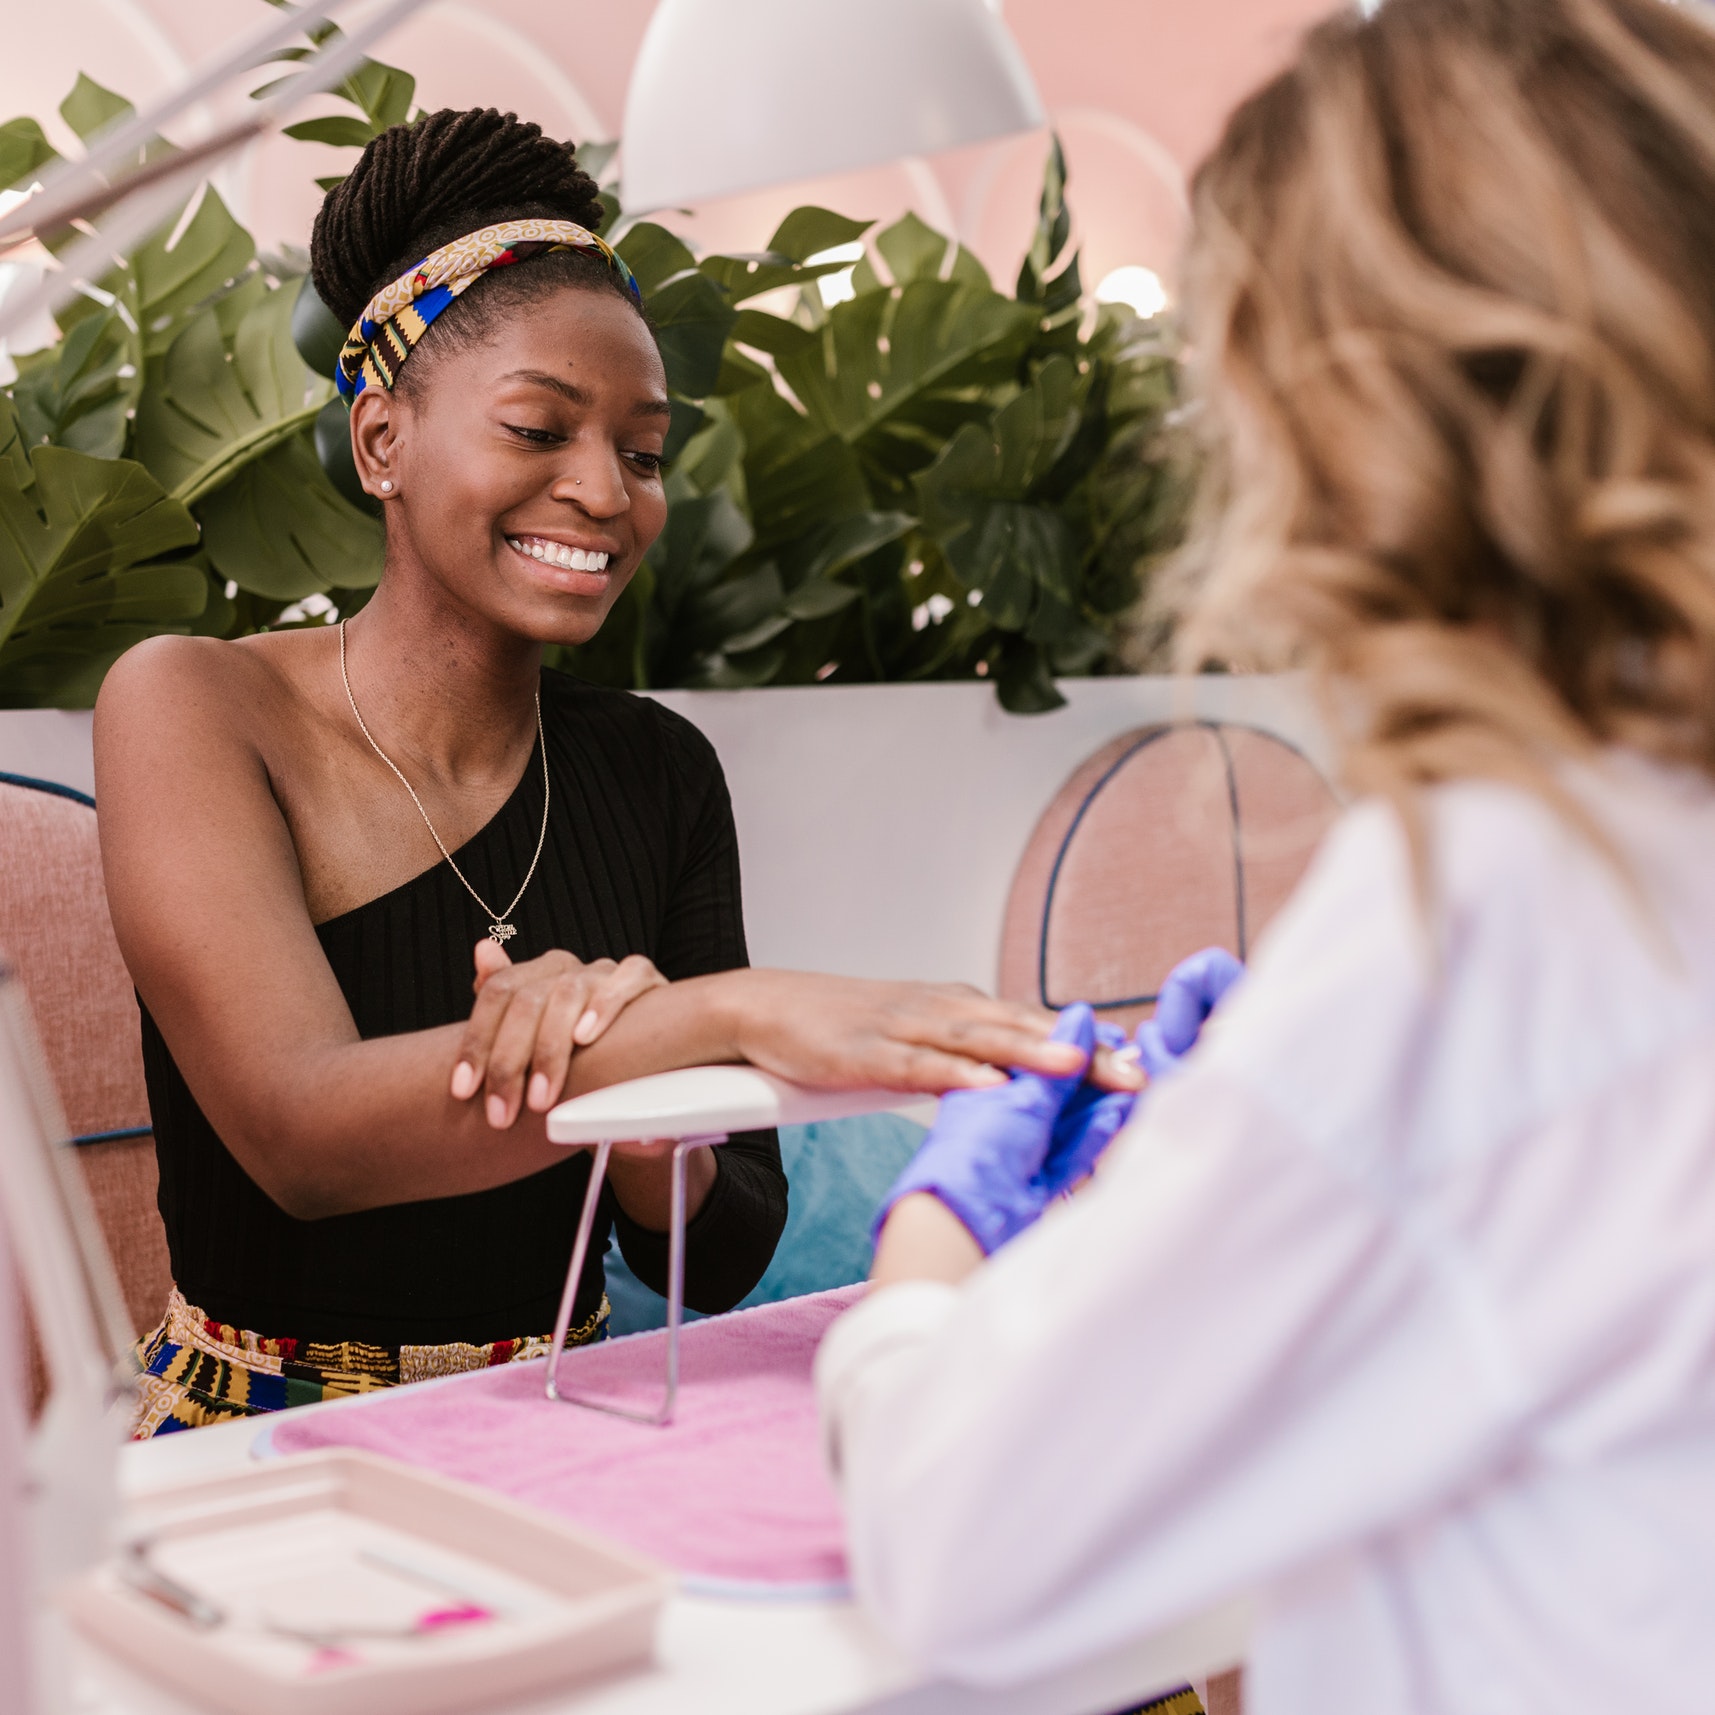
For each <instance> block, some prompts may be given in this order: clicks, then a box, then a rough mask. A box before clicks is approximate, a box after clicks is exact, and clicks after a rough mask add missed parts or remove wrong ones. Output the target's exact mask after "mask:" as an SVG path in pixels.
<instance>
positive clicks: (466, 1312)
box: [96, 110, 1127, 1434]
mask: <svg viewBox="0 0 1715 1715" xmlns="http://www.w3.org/2000/svg"><path fill="white" fill-rule="evenodd" d="M600 218H601V205H600V202H599V199H598V197H597V195H596V190H595V186H594V185H593V184H592V183H591V181H590V180H589V179H588V177H587V176H586V175H585V174H584V173H582V172H581V171H580V170H579V169H578V167H577V165H576V163H575V161H574V159H573V155H572V150H571V148H570V146H569V145H564V144H560V143H556V142H553V141H551V140H549V139H547V138H544V137H543V136H542V135H541V132H540V131H539V129H538V128H537V127H536V126H534V125H528V124H522V123H520V122H519V121H517V120H516V119H514V118H513V117H512V116H510V115H505V116H503V115H500V114H498V113H496V112H494V111H492V110H486V111H472V112H452V111H445V112H440V113H435V114H431V115H429V116H428V117H427V118H425V119H423V120H421V121H420V122H418V123H417V124H415V125H412V126H409V127H406V126H399V127H395V128H394V129H392V130H390V131H388V132H386V133H384V134H383V135H382V136H380V137H379V138H377V139H376V140H375V141H374V142H373V143H371V144H370V145H369V147H368V148H367V149H366V150H365V152H364V155H363V157H362V159H361V161H360V162H359V163H358V166H357V168H356V169H355V171H354V172H353V173H352V174H351V175H350V177H349V178H347V179H346V180H345V181H343V183H342V184H340V185H339V186H338V187H337V188H336V189H335V190H334V191H333V192H331V193H330V194H329V196H328V198H327V200H326V202H325V203H324V205H323V208H322V211H321V214H320V216H319V217H318V219H317V222H316V228H315V234H314V240H313V244H312V270H313V276H314V280H315V285H316V288H317V290H318V292H319V293H320V295H321V297H322V298H323V300H324V301H325V302H326V303H327V304H328V305H329V307H330V308H331V309H332V310H333V311H334V313H335V314H336V315H337V316H338V317H339V318H340V319H341V321H342V322H345V323H347V324H349V325H350V327H351V329H352V332H351V335H350V338H349V339H348V341H347V343H346V347H345V350H344V352H343V353H342V355H341V359H340V368H339V375H338V377H337V380H338V384H339V387H340V391H341V393H342V394H343V395H344V396H345V397H346V398H347V400H348V401H349V403H350V405H351V444H352V451H353V455H354V458H355V460H356V465H357V470H358V474H359V476H360V478H361V480H362V482H363V486H364V488H365V489H366V490H367V491H368V492H369V493H371V494H373V495H374V496H376V498H377V499H378V500H379V501H380V502H381V505H382V508H383V516H384V519H385V524H386V560H385V569H384V571H383V574H382V578H381V582H380V584H379V586H378V588H377V589H376V591H375V594H374V596H373V597H372V598H371V599H370V601H369V602H368V603H367V605H366V606H364V607H363V608H362V609H361V611H359V612H358V613H357V614H355V615H354V616H353V617H351V618H350V619H349V620H345V621H342V622H341V623H340V624H338V625H337V626H330V627H327V628H325V629H303V630H288V631H282V632H277V633H266V634H263V635H260V636H255V637H248V638H245V639H243V640H241V641H239V642H236V643H227V642H220V641H215V640H210V639H194V638H160V639H156V640H153V641H151V642H150V643H147V644H144V645H141V646H139V647H138V648H137V649H135V650H133V651H132V652H131V653H130V654H128V655H127V656H125V657H124V658H123V659H122V660H121V661H120V662H119V663H118V664H117V665H116V666H115V667H114V669H113V670H112V672H111V673H110V674H109V675H108V678H107V681H106V684H105V685H104V687H103V689H102V693H101V698H100V702H99V705H98V707H97V711H96V776H97V790H98V797H99V802H100V805H101V839H102V854H103V862H104V865H105V869H106V876H107V886H108V895H109V900H110V904H111V907H112V913H113V922H114V927H115V929H116V931H117V933H118V937H119V943H120V947H121V949H122V951H123V953H124V955H125V959H126V962H127V964H128V966H129V968H130V971H131V974H132V977H133V978H134V980H135V982H136V985H137V990H138V994H139V996H140V998H141V1002H142V1006H143V1047H144V1062H145V1068H146V1071H147V1075H148V1084H149V1098H150V1107H151V1112H152V1115H153V1121H154V1128H155V1136H156V1144H157V1151H158V1155H159V1160H160V1170H161V1191H160V1202H161V1209H162V1213H163V1216H164V1217H165V1221H166V1227H167V1234H168V1240H169V1245H170V1249H171V1255H172V1265H173V1274H174V1280H175V1282H176V1287H177V1290H176V1291H175V1293H174V1296H173V1299H172V1302H171V1303H170V1305H169V1307H168V1312H167V1316H166V1318H165V1320H164V1321H163V1322H162V1324H161V1326H160V1327H159V1328H157V1329H156V1330H155V1331H154V1332H153V1333H152V1334H151V1335H149V1336H148V1337H147V1338H145V1340H144V1341H142V1342H141V1344H140V1347H139V1360H140V1367H141V1369H142V1371H143V1377H142V1388H143V1400H142V1411H141V1418H140V1421H139V1425H138V1432H139V1433H140V1434H153V1433H159V1432H162V1431H164V1430H172V1429H181V1428H187V1427H192V1426H195V1425H197V1424H200V1423H205V1422H209V1421H213V1420H217V1419H220V1418H222V1417H230V1416H234V1415H246V1414H249V1413H253V1412H256V1411H263V1410H269V1409H273V1408H276V1407H279V1406H283V1405H287V1404H295V1403H298V1402H299V1401H306V1400H314V1399H317V1398H321V1397H324V1396H325V1395H328V1394H334V1393H346V1392H353V1391H359V1390H362V1389H365V1388H369V1387H375V1386H385V1385H389V1384H391V1383H395V1382H399V1381H408V1380H412V1379H415V1378H416V1377H419V1376H425V1375H432V1374H437V1373H442V1372H445V1371H449V1370H457V1369H464V1368H471V1367H476V1366H479V1365H483V1364H488V1363H493V1362H498V1361H503V1360H505V1359H508V1358H515V1357H519V1356H525V1355H530V1354H531V1353H534V1352H538V1351H540V1350H542V1349H544V1347H545V1345H546V1336H547V1334H548V1331H549V1329H550V1328H551V1327H552V1325H553V1319H554V1312H555V1308H556V1303H557V1299H558V1295H559V1289H560V1285H561V1277H562V1275H563V1271H564V1268H565V1265H566V1259H567V1255H568V1252H569V1249H570V1244H571V1236H572V1230H573V1225H574V1222H575V1218H576V1214H577V1210H578V1207H579V1204H580V1202H581V1200H582V1197H583V1193H584V1189H585V1186H586V1185H587V1183H588V1173H589V1157H588V1155H587V1154H586V1153H583V1152H578V1153H575V1154H572V1155H570V1156H568V1155H567V1152H565V1151H563V1150H560V1149H558V1148H556V1147H554V1146H553V1145H551V1144H549V1142H548V1141H547V1137H546V1133H545V1127H544V1118H545V1115H546V1113H547V1111H548V1110H549V1109H550V1108H551V1107H552V1106H553V1105H554V1104H555V1103H556V1102H558V1101H560V1100H561V1099H562V1098H563V1097H565V1096H567V1095H571V1094H576V1093H579V1092H581V1091H585V1090H589V1089H592V1088H595V1087H597V1086H600V1085H603V1084H607V1083H611V1082H615V1081H617V1080H621V1079H624V1078H629V1077H634V1076H638V1075H641V1074H644V1073H648V1072H655V1071H661V1070H665V1069H669V1068H672V1067H676V1066H683V1065H691V1064H698V1063H702V1062H708V1061H721V1060H741V1059H743V1060H749V1061H752V1062H754V1063H756V1064H758V1065H761V1066H765V1067H768V1068H770V1069H772V1070H774V1071H776V1072H779V1073H782V1074H785V1075H788V1076H791V1077H793V1078H796V1079H799V1080H801V1081H806V1082H810V1083H815V1084H823V1085H842V1084H843V1085H849V1086H851V1085H858V1086H861V1085H884V1086H892V1087H897V1088H907V1089H920V1090H940V1089H945V1088H953V1087H958V1086H962V1085H967V1084H973V1083H975V1084H980V1083H983V1082H985V1081H992V1080H995V1079H998V1078H999V1077H1000V1076H1001V1074H1000V1073H998V1072H996V1071H994V1070H993V1067H994V1066H997V1065H1000V1066H1006V1065H1011V1064H1021V1065H1032V1066H1037V1067H1039V1068H1041V1069H1043V1070H1053V1069H1057V1068H1058V1069H1067V1068H1070V1067H1076V1066H1078V1065H1081V1064H1082V1063H1083V1062H1082V1057H1081V1056H1079V1055H1078V1054H1077V1053H1076V1051H1075V1050H1068V1049H1067V1048H1065V1047H1064V1046H1061V1045H1057V1044H1053V1043H1050V1042H1048V1041H1047V1028H1048V1024H1049V1023H1050V1022H1051V1021H1050V1020H1048V1019H1047V1018H1046V1016H1045V1015H1038V1014H1037V1013H1036V1012H1034V1011H1032V1010H1030V1009H1026V1008H1020V1007H1014V1006H1009V1005H1005V1004H1002V1003H999V1002H995V1001H991V1000H988V999H986V998H984V997H982V996H980V995H977V994H975V993H974V992H970V991H960V990H955V989H939V988H932V987H927V986H921V985H913V984H878V983H861V982H853V981H844V980H839V979H833V978H818V977H812V976H800V975H793V974H788V973H781V972H767V971H751V970H747V969H745V968H744V967H745V964H746V956H745V943H744V929H743V922H742V916H741V910H740V901H739V874H738V853H737V843H736V838H735V834H734V829H733V821H732V812H731V808H730V804H729V802H728V798H727V792H726V787H725V783H724V781H723V779H722V776H721V771H720V767H719V764H718V763H717V761H716V759H715V756H714V752H713V750H712V749H711V747H710V746H709V744H708V743H707V741H706V740H705V739H704V738H703V737H702V735H701V734H700V733H698V732H697V731H696V729H695V728H694V727H692V726H691V725H690V724H689V723H688V722H686V721H684V720H683V719H681V718H680V717H678V716H676V715H674V714H671V713H669V712H668V711H667V710H665V709H664V708H662V707H661V706H660V705H658V704H656V703H654V702H652V701H649V700H647V699H644V698H637V697H633V696H631V695H629V694H627V693H623V692H617V691H608V690H601V689H597V688H595V687H592V686H589V685H586V684H583V683H581V682H579V681H577V680H575V679H573V678H570V677H568V676H565V675H563V674H560V673H556V672H550V671H545V670H544V669H543V667H542V664H541V658H542V649H543V646H544V645H545V644H549V643H555V644H578V643H582V642H584V641H586V640H587V639H588V638H590V637H591V636H593V635H594V633H595V632H596V631H597V629H598V628H599V627H600V625H601V623H602V621H603V619H604V618H605V617H606V615H607V614H608V612H609V610H610V609H611V607H612V606H613V603H614V601H615V600H616V599H617V598H618V596H619V594H620V592H621V591H622V590H623V589H624V587H625V584H626V582H627V580H628V579H629V578H630V577H631V576H632V574H633V573H634V572H635V571H636V569H637V566H638V563H639V561H640V560H641V559H642V557H643V555H644V554H645V552H646V551H647V550H648V548H649V546H650V544H651V543H652V542H653V541H654V540H655V538H656V536H657V534H658V533H659V532H660V530H661V528H662V525H663V523H664V521H665V517H666V499H665V495H664V492H663V484H662V447H663V442H664V438H665V435H666V430H667V425H668V398H667V391H666V382H665V377H664V373H663V370H662V365H661V358H660V355H659V353H658V351H657V349H656V345H655V341H654V338H653V335H652V333H651V330H650V328H649V325H648V322H647V320H646V319H645V317H644V315H643V314H642V313H641V309H640V305H639V302H638V296H637V291H636V287H635V284H634V283H633V281H632V280H631V277H630V274H629V272H628V270H627V269H626V268H625V266H624V264H623V262H621V261H620V260H619V259H618V257H617V256H615V254H614V253H613V252H612V250H610V249H609V247H608V246H607V245H606V244H605V243H604V242H603V241H602V240H601V239H599V238H598V237H596V236H595V230H594V229H595V228H596V227H597V226H598V225H599V223H600ZM473 947H474V953H473V951H472V949H473ZM1115 1075H1116V1076H1119V1077H1122V1078H1123V1077H1124V1076H1126V1075H1127V1074H1126V1073H1125V1071H1124V1070H1123V1069H1122V1070H1119V1071H1117V1072H1116V1073H1115ZM688 1170H689V1184H688V1208H689V1211H690V1214H691V1221H690V1226H689V1229H688V1253H687V1269H686V1300H687V1302H688V1303H689V1304H691V1305H692V1306H694V1307H696V1308H700V1309H704V1310H718V1309H724V1308H727V1307H730V1306H731V1305H732V1304H734V1303H736V1302H737V1301H738V1299H740V1298H741V1297H742V1296H743V1295H744V1294H745V1293H746V1292H747V1291H748V1290H749V1289H750V1287H751V1286H752V1285H753V1284H754V1283H755V1282H756V1280H757V1279H758V1278H759V1277H760V1275H761V1273H762V1271H763V1269H764V1268H765V1267H766V1265H767V1262H768V1259H769V1257H770V1256H771V1254H772V1252H773V1249H774V1246H775V1243H776V1241H777V1240H778V1238H779V1235H780V1232H781V1229H782V1226H783V1224H784V1221H785V1214H786V1185H785V1181H784V1177H783V1175H782V1172H781V1167H780V1157H779V1150H778V1146H777V1144H776V1142H775V1139H774V1137H773V1135H772V1133H757V1134H751V1135H748V1136H744V1137H737V1138H734V1139H733V1140H732V1141H731V1142H730V1143H729V1144H727V1145H726V1146H725V1147H724V1148H722V1149H721V1150H719V1151H704V1152H699V1153H697V1154H695V1155H693V1156H692V1157H691V1158H690V1162H689V1167H688ZM609 1175H610V1184H609V1186H608V1188H607V1189H606V1191H605V1192H604V1198H603V1205H602V1209H603V1217H602V1222H601V1224H600V1225H599V1226H598V1230H597V1234H596V1242H595V1243H594V1244H593V1245H592V1246H591V1251H590V1256H591V1262H590V1266H589V1268H588V1270H587V1271H586V1275H585V1279H584V1280H583V1282H582V1283H581V1284H580V1288H579V1292H578V1297H577V1301H576V1305H575V1309H574V1314H573V1337H574V1338H579V1339H590V1338H595V1337H598V1336H599V1335H600V1333H601V1332H602V1330H603V1327H604V1322H605V1315H606V1301H605V1295H604V1293H603V1279H602V1267H601V1254H602V1251H603V1249H604V1248H605V1244H604V1235H605V1233H606V1232H607V1231H608V1230H610V1229H613V1230H616V1231H617V1236H618V1239H619V1243H620V1245H621V1248H622V1250H623V1251H624V1254H625V1256H626V1258H627V1260H628V1262H629V1263H630V1264H631V1266H632V1267H633V1268H634V1269H635V1271H636V1272H637V1274H638V1275H639V1276H640V1277H641V1278H642V1279H643V1280H644V1281H646V1282H648V1283H649V1284H651V1285H654V1286H655V1287H657V1289H661V1288H662V1287H663V1286H664V1281H665V1273H666V1238H665V1228H666V1226H667V1220H668V1188H669V1177H668V1175H669V1163H668V1156H667V1152H666V1150H665V1149H664V1148H663V1147H662V1146H660V1145H651V1144H646V1143H645V1144H638V1145H634V1146H624V1147H620V1148H616V1149H615V1151H614V1154H613V1158H612V1161H611V1164H610V1167H609Z"/></svg>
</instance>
